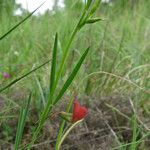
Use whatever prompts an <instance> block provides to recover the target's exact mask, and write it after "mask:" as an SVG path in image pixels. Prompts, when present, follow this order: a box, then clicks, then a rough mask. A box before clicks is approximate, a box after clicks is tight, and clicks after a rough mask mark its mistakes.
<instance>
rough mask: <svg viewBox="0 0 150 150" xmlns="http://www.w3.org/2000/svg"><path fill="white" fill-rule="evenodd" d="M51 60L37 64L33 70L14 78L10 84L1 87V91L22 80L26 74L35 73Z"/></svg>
mask: <svg viewBox="0 0 150 150" xmlns="http://www.w3.org/2000/svg"><path fill="white" fill-rule="evenodd" d="M50 61H51V60H48V61H46V62H44V63H43V64H41V65H39V66H37V67H36V68H34V69H32V70H31V71H29V72H27V73H25V74H24V75H22V76H20V77H19V78H17V79H15V80H13V81H12V82H10V83H9V84H8V85H6V86H4V87H3V88H1V89H0V93H1V92H2V91H4V90H6V89H7V88H9V87H11V86H12V85H14V84H15V83H17V82H18V81H20V80H21V79H23V78H25V77H26V76H28V75H30V74H31V73H33V72H34V71H36V70H38V69H40V68H41V67H43V66H44V65H46V64H48V63H49V62H50Z"/></svg>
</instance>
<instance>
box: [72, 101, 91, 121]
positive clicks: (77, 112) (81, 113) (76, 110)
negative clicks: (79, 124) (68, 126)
mask: <svg viewBox="0 0 150 150" xmlns="http://www.w3.org/2000/svg"><path fill="white" fill-rule="evenodd" d="M87 112H88V109H87V108H86V107H84V106H81V105H80V103H79V102H78V101H77V99H76V98H75V100H74V103H73V115H72V122H76V121H78V120H81V119H83V118H84V117H85V116H86V115H87Z"/></svg>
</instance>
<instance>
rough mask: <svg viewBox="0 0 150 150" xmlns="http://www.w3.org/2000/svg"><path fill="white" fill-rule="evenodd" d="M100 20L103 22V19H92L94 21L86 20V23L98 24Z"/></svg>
mask: <svg viewBox="0 0 150 150" xmlns="http://www.w3.org/2000/svg"><path fill="white" fill-rule="evenodd" d="M100 20H102V19H100V18H92V19H88V20H86V23H87V24H91V23H95V22H98V21H100Z"/></svg>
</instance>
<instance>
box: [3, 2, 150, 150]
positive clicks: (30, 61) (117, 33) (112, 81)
mask: <svg viewBox="0 0 150 150" xmlns="http://www.w3.org/2000/svg"><path fill="white" fill-rule="evenodd" d="M122 2H123V1H122ZM83 7H84V6H81V8H80V9H82V10H83ZM78 9H79V8H77V7H75V6H72V7H71V9H69V8H68V9H65V10H63V9H62V10H57V11H56V12H55V13H54V14H53V13H48V12H47V13H45V14H44V15H42V16H31V17H30V18H29V19H28V20H26V22H24V23H23V24H21V25H20V26H19V27H17V29H16V30H14V31H13V32H12V33H11V34H9V35H8V36H7V37H5V38H4V39H3V40H2V41H0V73H1V76H0V87H1V89H4V88H5V86H6V89H5V90H4V91H2V92H1V95H2V96H3V97H5V99H6V102H7V105H8V106H7V107H6V108H4V110H5V109H6V110H7V109H8V110H9V109H10V110H11V109H12V108H17V109H20V106H18V104H19V105H20V104H21V102H16V101H14V102H12V100H13V99H12V98H11V96H10V95H13V93H16V92H18V93H20V90H21V91H23V95H25V97H26V99H27V97H28V91H32V97H33V98H32V104H33V105H35V107H36V109H37V112H38V115H39V116H40V114H41V107H42V109H44V108H45V107H46V103H47V99H48V98H49V96H48V94H49V88H50V89H51V88H52V87H53V86H54V87H53V88H54V91H55V94H54V97H56V96H57V95H56V93H58V92H59V91H62V93H64V91H63V90H62V86H60V85H62V84H64V82H65V81H66V80H67V79H68V76H69V75H70V73H71V70H72V69H73V68H75V63H74V62H77V61H78V59H79V58H80V57H81V56H82V54H83V53H84V50H85V48H86V47H88V46H89V45H90V51H89V54H88V55H87V58H86V60H85V61H84V63H83V65H82V66H81V68H80V71H79V73H78V74H77V76H76V77H75V80H74V81H73V82H72V85H71V86H70V88H69V89H68V90H67V91H66V93H65V94H66V95H67V96H68V97H70V95H72V93H74V92H75V93H78V95H79V96H82V95H88V96H94V97H104V96H108V95H109V96H111V95H114V94H119V95H125V96H127V97H129V98H130V100H131V103H132V106H133V107H132V108H133V110H134V111H133V116H132V118H130V121H129V122H130V124H131V128H132V129H133V136H132V142H131V143H123V142H122V141H119V140H120V138H119V136H118V135H116V134H115V132H113V133H114V136H115V137H116V138H115V139H116V140H117V143H118V147H117V148H116V149H118V148H120V149H126V148H127V147H128V148H129V149H131V150H136V148H137V146H138V145H139V143H141V142H142V138H144V137H147V136H148V135H149V130H148V128H146V127H145V126H146V125H145V124H144V123H143V122H142V121H141V120H139V118H138V109H139V108H140V109H143V111H144V113H146V114H147V115H149V113H150V104H149V99H150V90H149V89H150V79H149V78H150V74H149V70H150V64H149V62H150V44H149V40H150V18H149V13H150V2H149V1H146V0H145V1H139V2H138V3H137V4H135V5H133V6H132V5H131V4H129V3H125V1H124V4H123V3H121V2H119V1H118V3H117V2H116V3H113V5H112V6H109V5H106V4H103V5H101V7H100V9H99V11H97V14H96V15H97V17H100V18H101V19H102V21H101V22H98V23H95V24H93V25H85V27H84V28H83V29H81V31H80V32H78V33H77V35H76V37H75V38H74V37H73V38H74V41H73V42H72V41H71V43H72V44H71V43H70V44H68V40H69V39H70V33H71V32H72V31H73V29H74V26H75V24H77V22H78V20H79V16H80V15H81V12H79V11H77V10H78ZM27 15H29V14H28V13H24V15H23V16H13V15H10V14H9V13H8V14H7V12H3V13H2V15H1V18H0V20H1V22H0V36H1V35H4V34H5V33H6V32H7V31H8V30H9V29H10V28H11V27H12V26H14V25H15V24H16V22H19V21H20V20H22V19H23V18H24V17H25V16H27ZM56 32H57V34H58V38H57V35H56ZM71 40H73V39H71ZM54 41H55V44H56V43H57V46H56V45H54V44H53V42H54ZM62 41H63V42H62ZM53 45H54V47H55V48H54V49H57V52H56V53H57V57H56V53H52V51H53ZM68 45H69V46H68ZM56 47H57V48H56ZM67 47H68V48H69V47H70V52H69V53H68V54H67V53H66V52H67V51H68V50H66V49H68V48H67ZM64 53H66V54H65V56H64V55H63V54H64ZM66 56H68V59H67V60H66ZM51 58H55V59H54V60H55V61H54V62H53V63H52V64H54V65H53V67H52V68H51V63H49V60H50V59H51ZM56 58H57V59H56ZM47 61H48V62H47ZM45 62H47V63H45ZM50 62H51V61H50ZM64 62H66V63H65V64H64ZM43 63H44V65H43ZM56 64H58V66H57V68H56ZM39 66H41V67H39ZM36 67H37V68H38V69H37V70H36V71H35V70H34V68H36ZM49 68H51V73H50V69H49ZM61 68H62V69H61ZM32 70H34V71H32ZM29 71H31V73H30V72H29ZM55 71H56V72H55ZM3 72H8V73H9V74H10V78H9V79H7V80H5V79H4V78H3V76H2V73H3ZM33 72H34V73H33ZM55 73H57V77H56V78H57V79H56V82H55V85H53V82H54V81H53V80H54V76H56V74H55ZM28 74H29V76H27V75H28ZM50 74H51V76H50ZM24 75H25V76H24ZM24 77H25V78H24ZM49 77H51V78H49ZM59 79H60V80H59ZM49 80H50V81H51V82H50V85H49V84H48V81H49ZM17 81H19V82H17ZM10 83H13V84H12V86H10V87H9V88H7V85H9V84H10ZM14 83H15V84H14ZM56 85H57V89H56V87H55V86H56ZM52 95H53V94H52ZM61 96H62V94H60V95H58V98H56V99H57V100H59V99H60V98H61ZM41 100H42V103H41ZM56 102H57V101H56ZM70 103H71V102H70ZM51 104H52V103H51ZM70 105H71V104H70ZM70 105H69V106H68V109H67V111H69V109H70V107H71V106H70ZM88 105H89V107H90V105H92V102H91V101H89V102H88ZM110 107H111V109H112V110H113V111H115V112H117V113H119V111H118V110H117V109H116V108H114V109H113V106H110ZM47 110H48V109H47ZM120 113H121V112H120ZM3 115H4V113H3V112H2V113H1V116H3ZM46 116H47V115H46ZM8 117H9V116H8ZM44 118H45V117H44ZM44 120H45V119H44ZM3 122H4V119H2V120H1V123H3ZM4 123H5V122H4ZM64 124H65V123H64V122H62V125H61V128H60V135H59V136H61V132H62V131H63V128H64ZM7 126H8V125H7V123H5V127H6V128H4V130H5V131H6V132H7V134H6V135H7V136H8V135H9V136H10V135H11V132H9V126H8V127H7ZM139 126H140V129H139ZM141 126H142V127H141ZM143 128H144V129H143ZM145 128H146V130H147V132H148V133H147V132H145ZM139 130H142V131H139ZM139 132H142V136H143V137H141V139H137V136H138V135H139ZM36 136H37V134H36V135H35V137H36ZM59 136H58V137H57V138H58V140H60V139H59ZM34 140H35V139H34ZM56 145H59V143H56ZM114 149H115V148H114ZM145 149H146V148H145Z"/></svg>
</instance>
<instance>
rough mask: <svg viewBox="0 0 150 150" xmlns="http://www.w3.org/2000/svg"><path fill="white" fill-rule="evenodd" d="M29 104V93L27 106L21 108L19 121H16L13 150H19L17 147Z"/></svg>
mask: <svg viewBox="0 0 150 150" xmlns="http://www.w3.org/2000/svg"><path fill="white" fill-rule="evenodd" d="M30 102H31V93H30V95H29V98H28V101H27V104H26V105H25V107H24V106H23V107H22V108H21V110H20V116H19V121H18V127H17V133H16V139H15V150H19V145H20V142H21V138H22V134H23V130H24V127H25V122H26V118H27V115H28V111H29V105H30Z"/></svg>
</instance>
